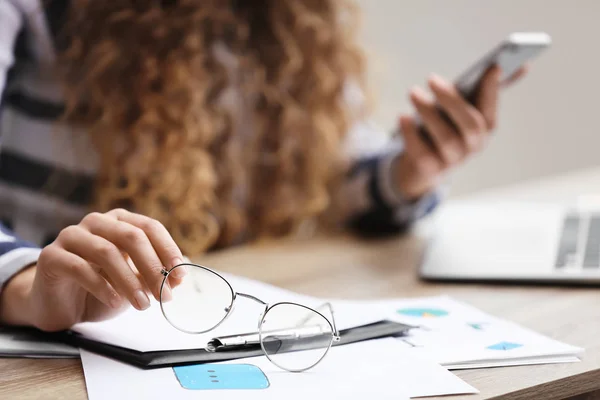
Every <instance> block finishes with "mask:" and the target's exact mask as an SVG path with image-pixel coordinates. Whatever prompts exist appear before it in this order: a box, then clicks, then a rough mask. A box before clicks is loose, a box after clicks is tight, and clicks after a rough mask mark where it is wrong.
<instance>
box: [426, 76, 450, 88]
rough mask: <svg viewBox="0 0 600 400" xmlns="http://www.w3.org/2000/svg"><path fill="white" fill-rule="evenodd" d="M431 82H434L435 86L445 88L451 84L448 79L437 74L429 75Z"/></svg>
mask: <svg viewBox="0 0 600 400" xmlns="http://www.w3.org/2000/svg"><path fill="white" fill-rule="evenodd" d="M429 83H430V84H433V85H434V86H438V87H443V88H447V87H448V86H449V85H448V83H446V81H445V80H444V78H442V77H441V76H439V75H436V74H431V76H430V77H429Z"/></svg>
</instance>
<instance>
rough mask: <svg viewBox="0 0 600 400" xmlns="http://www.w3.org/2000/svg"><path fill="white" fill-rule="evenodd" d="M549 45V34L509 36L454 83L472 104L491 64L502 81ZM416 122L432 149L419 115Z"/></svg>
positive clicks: (530, 33) (448, 119)
mask: <svg viewBox="0 0 600 400" xmlns="http://www.w3.org/2000/svg"><path fill="white" fill-rule="evenodd" d="M551 43H552V41H551V38H550V35H548V34H547V33H545V32H516V33H512V34H511V35H509V36H508V37H507V38H506V39H504V40H503V41H501V42H500V43H499V44H498V45H497V46H496V47H494V48H493V49H492V50H491V51H489V52H488V53H487V54H485V55H484V56H483V57H481V58H480V59H479V60H478V61H477V62H475V63H474V64H473V65H471V66H470V67H469V68H468V69H467V70H465V72H463V73H462V74H461V75H459V77H458V78H457V79H456V80H455V81H454V84H455V85H456V87H457V88H458V90H459V91H460V92H461V93H462V95H463V96H464V97H465V98H466V99H467V100H468V101H469V102H470V103H471V104H473V105H475V102H476V101H477V95H478V91H479V86H480V84H481V79H482V78H483V76H484V75H485V73H486V72H487V71H488V70H489V69H490V68H491V67H493V66H494V65H496V66H498V67H500V69H501V71H502V74H501V78H500V79H501V81H504V80H506V79H509V78H510V77H511V76H513V74H514V73H515V72H517V71H518V70H519V68H521V67H522V66H524V65H525V64H526V63H527V62H529V61H531V60H533V59H534V58H536V57H537V56H538V55H539V54H540V53H541V52H542V51H543V50H545V49H546V48H548V47H549V46H550V44H551ZM440 114H441V115H442V117H443V118H444V119H445V120H446V121H448V122H449V123H450V124H453V122H452V120H451V119H450V118H449V117H448V116H447V115H446V114H445V113H444V112H443V111H442V110H440ZM416 120H417V124H418V130H419V133H420V135H421V137H422V138H423V140H424V141H425V142H427V143H428V144H429V145H430V146H433V142H432V140H431V138H430V136H429V134H428V133H427V130H426V128H425V127H424V126H423V124H422V122H421V121H420V118H419V117H418V116H417V118H416Z"/></svg>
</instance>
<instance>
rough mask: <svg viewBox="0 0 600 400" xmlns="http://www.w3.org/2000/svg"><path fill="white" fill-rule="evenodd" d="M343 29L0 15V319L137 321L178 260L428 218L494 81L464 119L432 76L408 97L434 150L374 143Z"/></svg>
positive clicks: (146, 1) (212, 17)
mask: <svg viewBox="0 0 600 400" xmlns="http://www.w3.org/2000/svg"><path fill="white" fill-rule="evenodd" d="M353 16H355V11H354V9H353V8H352V6H351V4H349V2H348V1H346V0H259V1H252V2H250V1H244V0H237V1H235V0H230V1H222V0H162V1H161V0H153V1H150V0H137V1H136V0H112V1H110V2H99V1H89V0H70V1H67V0H64V1H63V0H45V1H42V0H4V1H2V2H0V33H1V35H0V93H3V97H2V98H3V103H2V104H3V108H2V122H3V125H2V142H3V143H2V154H1V155H0V210H1V211H0V212H1V215H0V217H1V218H2V220H3V221H4V225H3V227H2V229H1V235H0V285H1V286H2V287H3V289H2V292H0V296H1V297H0V321H2V322H3V323H5V324H16V325H31V326H35V327H38V328H40V329H43V330H48V331H52V330H59V329H65V328H68V327H70V326H71V325H73V324H74V323H77V322H80V321H93V320H101V319H105V318H109V317H110V316H112V315H114V314H116V313H118V312H119V311H120V310H122V309H123V307H125V306H127V305H129V304H131V305H132V306H133V307H135V308H137V309H138V310H144V309H146V308H147V307H148V306H149V304H150V302H149V297H148V296H149V295H150V296H154V297H155V298H157V297H158V293H159V285H160V282H161V279H162V276H161V274H160V270H161V268H163V266H164V267H165V268H171V267H173V266H174V265H177V264H178V263H180V262H181V260H182V257H183V254H186V255H196V254H199V253H201V252H203V251H207V250H210V249H214V248H217V247H224V246H230V245H234V244H236V243H241V242H247V241H249V240H253V239H258V238H262V237H278V236H283V235H288V234H292V233H294V232H298V230H299V228H301V227H302V226H305V224H306V223H307V222H309V221H313V222H317V223H318V224H319V226H321V227H325V226H329V227H331V226H334V227H339V226H342V227H350V228H352V229H355V230H356V231H358V232H361V233H389V232H398V231H400V230H402V229H405V228H406V227H408V226H410V224H411V223H412V222H414V221H415V220H416V219H418V218H420V217H422V216H423V215H425V214H426V213H428V212H429V211H431V210H432V209H433V207H434V206H435V204H436V203H437V199H438V196H437V194H436V193H437V191H436V186H437V185H438V182H439V181H440V178H441V177H442V175H443V174H444V172H446V171H448V170H449V169H450V168H452V167H453V166H455V165H457V164H459V163H460V162H462V161H463V160H464V159H465V158H466V157H468V156H469V155H470V154H472V153H473V152H475V151H478V150H479V149H480V148H481V147H482V146H483V144H484V143H485V140H486V138H487V135H488V133H489V132H490V130H491V129H492V128H493V126H494V124H495V117H496V98H497V91H498V86H499V83H498V79H499V78H498V76H499V75H498V72H499V71H497V70H491V71H490V72H489V73H488V74H487V76H486V78H485V81H484V82H483V84H482V86H481V89H480V93H479V95H478V99H477V107H473V106H471V105H469V104H468V103H467V102H466V101H465V100H464V99H463V98H461V96H460V95H459V94H458V93H457V92H456V90H455V89H454V87H453V86H452V85H450V84H449V83H448V82H446V81H445V80H443V79H441V78H439V77H436V76H434V77H432V78H431V79H430V81H429V86H430V89H431V91H432V93H433V95H432V96H430V95H428V94H427V93H426V92H425V91H423V90H421V89H414V90H413V91H412V92H411V94H410V98H411V101H412V103H413V104H414V106H415V110H416V112H418V113H419V114H420V116H421V117H422V120H423V121H424V124H425V126H426V128H427V129H428V131H429V136H430V138H431V142H427V141H425V140H423V139H422V137H421V136H419V134H418V133H417V129H416V125H415V120H414V118H413V117H411V116H403V117H401V119H400V123H399V124H400V128H401V132H402V140H401V141H400V140H394V141H391V142H385V143H377V142H378V138H381V137H383V136H381V135H377V132H372V129H371V131H370V128H369V125H368V124H367V123H365V122H364V121H366V116H365V109H366V107H365V104H366V103H365V101H363V99H362V97H361V96H360V93H366V91H365V88H364V84H363V76H364V66H363V59H362V56H361V53H360V51H359V49H358V48H357V45H356V43H355V38H354V36H353V31H354V29H353V27H354V21H353V18H352V17H353ZM436 102H437V103H439V104H440V105H441V107H442V109H444V110H445V111H446V113H447V114H448V115H449V116H450V118H451V120H452V123H448V122H446V120H444V119H442V118H441V117H440V116H439V114H438V113H437V112H436V108H435V103H436ZM366 133H368V135H367V134H366ZM361 138H362V139H361ZM91 211H94V212H91ZM181 279H184V277H183V276H177V277H175V278H174V279H173V280H172V281H171V282H170V284H171V285H172V286H176V285H177V284H179V283H180V282H181Z"/></svg>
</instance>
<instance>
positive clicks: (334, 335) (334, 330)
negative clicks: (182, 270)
mask: <svg viewBox="0 0 600 400" xmlns="http://www.w3.org/2000/svg"><path fill="white" fill-rule="evenodd" d="M184 266H188V267H194V268H200V269H202V270H204V271H206V272H208V273H211V274H214V275H216V276H217V277H219V278H221V279H222V280H223V281H224V282H225V283H226V284H227V287H228V288H229V290H230V291H231V303H230V304H229V306H227V307H226V308H225V315H224V316H223V318H222V319H221V320H220V321H219V322H218V323H217V324H215V325H214V326H212V327H211V328H209V329H206V330H203V331H188V330H185V329H182V328H181V327H179V326H177V325H176V324H175V323H174V322H173V321H171V320H170V319H169V317H168V316H167V314H166V313H165V310H164V308H163V302H162V293H163V287H164V285H165V283H166V282H167V279H168V278H169V275H170V274H171V272H173V271H174V270H175V269H176V268H179V267H184ZM161 273H162V275H163V281H162V283H161V285H160V310H161V312H162V315H163V317H165V319H166V320H167V321H168V322H169V323H170V324H171V325H172V326H173V327H174V328H176V329H178V330H180V331H182V332H185V333H190V334H201V333H206V332H210V331H212V330H213V329H215V328H217V327H218V326H220V325H221V324H222V323H223V322H225V320H227V318H228V317H229V316H230V315H231V314H232V313H233V309H234V308H235V301H236V300H237V298H238V296H239V297H244V298H247V299H250V300H253V301H255V302H257V303H260V304H262V305H263V306H264V307H265V309H264V311H263V312H262V313H261V314H260V316H259V320H258V334H259V341H260V347H261V349H262V351H263V353H264V354H265V356H266V357H267V358H268V359H269V361H271V362H272V363H273V364H275V365H276V366H277V367H279V368H281V369H283V370H286V371H290V372H302V371H306V370H309V369H311V368H313V367H314V366H316V365H317V364H319V363H320V362H321V361H322V360H323V359H324V358H325V356H326V355H327V353H329V349H330V348H331V346H332V345H333V343H334V342H339V341H340V334H339V331H338V330H337V327H336V325H335V315H334V312H333V307H332V305H331V304H330V303H324V304H323V305H321V306H320V307H319V308H322V307H327V308H328V309H329V311H330V313H331V321H329V319H328V318H327V317H326V316H324V315H323V314H322V313H320V312H319V311H317V310H315V309H314V308H311V307H308V306H305V305H303V304H299V303H294V302H287V301H286V302H278V303H274V304H268V303H266V302H265V301H263V300H261V299H259V298H258V297H256V296H253V295H251V294H247V293H241V292H236V291H235V290H233V287H232V286H231V284H230V283H229V282H228V281H227V279H225V278H224V277H223V276H221V275H220V274H219V273H217V272H215V271H213V270H212V269H210V268H208V267H205V266H203V265H199V264H192V263H182V264H178V265H176V266H174V267H173V268H171V269H170V270H167V269H164V268H163V269H162V271H161ZM184 279H185V278H184ZM280 305H294V306H298V307H302V308H305V309H307V310H308V311H311V312H314V313H315V314H317V315H319V316H321V317H322V318H323V319H324V320H325V321H327V323H328V324H329V327H330V328H331V340H330V341H329V345H328V346H327V349H325V352H324V353H323V355H322V356H321V357H320V358H319V359H318V360H317V361H316V362H314V363H313V364H312V365H310V366H308V367H305V368H297V369H292V368H286V367H283V366H281V365H279V364H278V363H277V362H276V361H274V360H273V358H271V357H270V356H269V353H268V352H267V350H266V349H265V346H264V343H263V337H262V325H263V322H264V321H265V317H266V316H267V313H268V312H269V311H270V310H272V309H273V308H275V307H277V306H280Z"/></svg>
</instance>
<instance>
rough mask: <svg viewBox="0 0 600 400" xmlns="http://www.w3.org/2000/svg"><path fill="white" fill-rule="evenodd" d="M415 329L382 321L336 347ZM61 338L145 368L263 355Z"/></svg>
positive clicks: (252, 348) (347, 333)
mask: <svg viewBox="0 0 600 400" xmlns="http://www.w3.org/2000/svg"><path fill="white" fill-rule="evenodd" d="M413 328H414V326H411V325H406V324H402V323H399V322H394V321H389V320H381V321H378V322H373V323H370V324H366V325H360V326H356V327H352V328H348V329H344V330H341V331H340V341H339V342H334V343H333V346H343V345H346V344H350V343H356V342H362V341H366V340H372V339H379V338H383V337H391V336H403V335H405V334H406V333H407V332H408V331H409V330H410V329H413ZM56 335H58V338H59V339H60V340H61V341H63V342H65V343H67V344H69V345H71V346H75V347H79V348H82V349H85V350H88V351H91V352H92V353H97V354H100V355H103V356H106V357H110V358H113V359H115V360H118V361H121V362H124V363H127V364H130V365H133V366H136V367H139V368H142V369H153V368H164V367H173V366H180V365H189V364H204V363H212V362H219V361H229V360H236V359H240V358H247V357H256V356H263V355H264V352H263V350H262V349H261V347H260V345H256V344H253V345H249V346H241V347H237V348H235V349H227V350H220V351H214V352H213V351H207V350H206V349H186V350H168V351H137V350H132V349H128V348H125V347H120V346H115V345H111V344H107V343H103V342H99V341H96V340H92V339H89V338H86V337H85V336H84V335H81V334H79V333H76V332H73V331H65V332H61V333H57V334H56Z"/></svg>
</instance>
